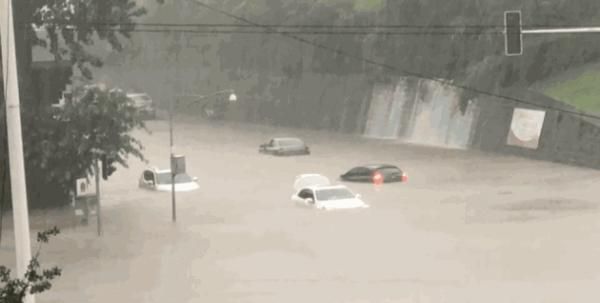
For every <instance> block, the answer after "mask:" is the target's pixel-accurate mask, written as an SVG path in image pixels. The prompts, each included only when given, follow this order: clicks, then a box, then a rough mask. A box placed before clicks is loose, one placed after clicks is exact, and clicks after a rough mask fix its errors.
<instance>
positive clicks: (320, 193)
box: [317, 188, 354, 201]
mask: <svg viewBox="0 0 600 303" xmlns="http://www.w3.org/2000/svg"><path fill="white" fill-rule="evenodd" d="M352 198H354V194H352V192H350V191H349V190H348V189H346V188H328V189H320V190H317V200H319V201H331V200H343V199H352Z"/></svg>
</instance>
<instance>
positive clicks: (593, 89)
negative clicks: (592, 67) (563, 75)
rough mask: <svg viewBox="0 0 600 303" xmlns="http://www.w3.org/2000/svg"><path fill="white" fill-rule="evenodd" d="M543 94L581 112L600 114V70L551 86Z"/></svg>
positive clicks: (587, 72)
mask: <svg viewBox="0 0 600 303" xmlns="http://www.w3.org/2000/svg"><path fill="white" fill-rule="evenodd" d="M543 92H544V93H545V94H546V95H548V96H550V97H552V98H555V99H558V100H561V101H563V102H566V103H568V104H571V105H573V106H575V107H577V108H578V109H580V110H584V111H591V112H600V70H597V71H586V72H584V73H582V74H581V75H579V76H578V77H576V78H574V79H571V80H566V81H562V82H559V83H556V84H554V85H552V86H549V87H548V88H546V89H545V90H544V91H543Z"/></svg>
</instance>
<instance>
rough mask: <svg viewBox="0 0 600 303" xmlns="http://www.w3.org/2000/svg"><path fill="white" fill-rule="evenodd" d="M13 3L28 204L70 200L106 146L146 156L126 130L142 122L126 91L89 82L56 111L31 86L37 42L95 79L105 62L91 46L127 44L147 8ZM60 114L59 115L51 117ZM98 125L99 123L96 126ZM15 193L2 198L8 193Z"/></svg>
mask: <svg viewBox="0 0 600 303" xmlns="http://www.w3.org/2000/svg"><path fill="white" fill-rule="evenodd" d="M156 2H158V3H162V2H163V1H162V0H156ZM13 3H14V17H15V31H16V35H15V37H16V38H17V41H16V47H17V60H18V68H19V75H20V76H19V78H20V83H19V84H20V91H21V105H22V108H23V118H22V125H23V137H24V149H25V154H26V160H27V162H26V163H27V167H26V169H27V178H28V180H27V181H28V185H30V186H28V194H29V197H30V205H31V206H34V207H36V206H51V205H56V204H63V203H67V202H68V196H67V192H68V189H70V187H71V186H72V184H73V183H72V181H74V179H75V178H77V177H81V176H85V172H86V171H88V170H90V168H91V167H92V166H91V164H92V163H93V162H94V161H95V160H97V158H98V157H99V154H100V153H102V152H104V153H107V154H110V155H111V156H112V157H113V158H115V159H116V160H117V162H118V163H120V164H122V165H124V166H126V158H127V155H129V154H133V155H134V156H136V157H138V158H142V159H143V156H142V155H141V149H142V146H141V144H140V142H138V141H137V140H135V139H134V138H132V137H131V136H130V135H128V132H129V131H131V130H133V129H135V128H137V127H142V128H143V124H142V123H141V120H140V119H139V117H137V116H136V115H134V114H133V111H134V110H133V107H132V105H131V103H129V102H127V101H126V100H127V99H126V98H125V96H124V94H122V93H117V92H114V91H112V92H109V91H103V90H101V89H98V88H94V89H91V90H90V91H89V92H87V93H85V94H82V95H81V96H82V97H81V100H80V101H81V102H75V103H72V104H69V105H67V106H66V107H65V108H64V112H61V113H57V112H55V111H53V110H52V108H51V107H50V105H49V104H41V103H40V100H35V97H34V96H33V94H31V91H34V90H36V89H37V87H34V86H32V75H33V73H34V71H33V69H32V60H33V56H32V47H33V46H34V45H37V46H42V47H45V48H46V49H48V50H49V51H50V53H52V54H53V55H54V58H55V59H56V61H61V60H62V61H65V60H66V61H68V62H70V63H71V64H72V65H73V67H75V69H78V70H79V71H80V72H81V74H82V75H83V76H84V77H85V79H87V80H91V79H93V75H92V72H91V68H92V67H101V66H102V60H101V58H100V57H98V56H97V55H93V54H92V52H91V51H90V47H92V46H93V45H94V44H95V43H97V42H99V41H106V42H108V43H109V44H110V45H111V46H112V48H113V49H114V50H117V51H120V50H122V45H123V44H122V42H123V38H124V39H128V38H129V37H130V33H131V32H132V31H133V30H134V29H135V23H136V22H135V21H136V18H138V17H140V16H142V15H144V14H145V13H146V10H145V9H144V8H143V7H140V6H138V5H137V4H136V2H135V1H133V0H31V1H14V2H13ZM117 24H118V25H117ZM40 33H45V35H39V34H40ZM0 56H1V55H0ZM67 81H68V80H65V82H64V83H59V85H58V87H55V88H54V90H55V91H62V90H63V89H64V87H65V86H66V84H67ZM54 101H57V100H54ZM118 102H122V104H117V103H118ZM0 103H1V104H0V106H1V107H2V110H0V113H1V114H2V117H1V118H0V119H2V121H0V139H1V140H0V143H2V144H0V168H2V170H3V171H4V170H6V167H7V164H8V162H7V152H6V148H7V145H6V144H5V141H6V130H5V123H4V119H5V115H4V111H3V108H4V104H3V94H2V97H0ZM55 115H56V116H57V117H58V119H54V118H53V116H55ZM81 127H83V128H81ZM96 127H97V128H99V129H98V130H95V129H94V128H96ZM59 134H60V135H59ZM0 181H2V186H1V188H7V187H6V186H5V185H6V184H7V182H8V178H3V180H0ZM32 184H34V185H35V186H32ZM9 194H10V193H9V192H8V193H7V194H6V195H3V196H2V197H0V198H2V199H3V200H4V199H9V198H10V196H9Z"/></svg>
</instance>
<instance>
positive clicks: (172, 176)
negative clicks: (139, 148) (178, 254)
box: [169, 100, 177, 222]
mask: <svg viewBox="0 0 600 303" xmlns="http://www.w3.org/2000/svg"><path fill="white" fill-rule="evenodd" d="M173 103H175V101H174V100H171V102H170V105H169V141H170V144H169V146H170V149H171V150H170V153H171V157H170V161H169V162H170V164H169V165H170V167H171V209H172V210H171V211H172V220H173V222H176V221H177V211H176V203H175V168H174V167H173V157H174V156H175V150H174V149H175V147H174V146H173Z"/></svg>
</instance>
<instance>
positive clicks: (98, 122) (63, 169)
mask: <svg viewBox="0 0 600 303" xmlns="http://www.w3.org/2000/svg"><path fill="white" fill-rule="evenodd" d="M74 95H75V96H77V97H75V98H74V100H73V102H66V103H65V105H64V106H63V107H61V108H51V107H48V108H46V109H44V110H41V111H38V112H37V113H35V119H36V120H35V123H34V124H32V126H31V128H28V129H27V130H26V133H27V136H25V141H24V147H25V148H24V149H25V153H26V155H25V156H26V160H27V161H26V162H27V164H28V167H29V169H30V170H31V171H42V172H44V173H45V174H44V180H43V184H53V185H57V186H59V187H60V189H61V190H62V191H63V192H65V193H67V192H69V190H70V189H71V188H72V187H73V184H74V182H75V180H76V179H77V178H82V177H85V176H86V175H87V174H88V173H92V169H93V165H94V163H95V161H97V160H99V159H101V157H102V155H106V156H107V157H110V158H111V159H114V161H115V162H117V163H119V164H121V165H122V166H124V167H127V158H128V157H129V155H133V156H134V157H137V158H139V159H141V160H145V158H144V156H143V154H142V150H143V145H142V143H141V142H140V141H139V140H137V139H136V138H134V137H133V136H132V135H131V131H132V130H134V129H145V124H144V121H143V119H142V117H141V115H140V113H139V111H138V110H137V109H136V107H135V105H134V103H133V101H132V100H131V99H129V98H127V96H126V94H125V93H124V92H123V91H120V90H115V89H113V90H107V89H103V88H100V87H97V86H86V87H82V88H79V89H77V90H76V92H75V94H74ZM24 114H26V115H27V114H31V112H25V113H24ZM28 118H29V119H33V118H34V117H28ZM65 202H66V201H65Z"/></svg>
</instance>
